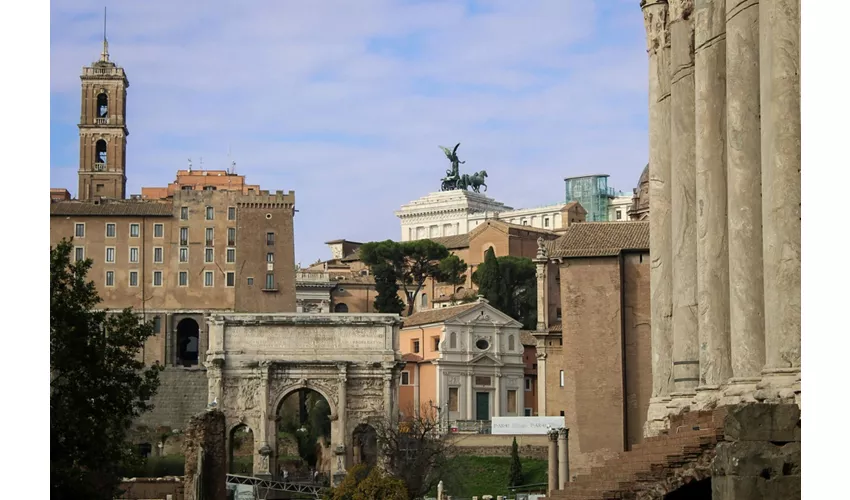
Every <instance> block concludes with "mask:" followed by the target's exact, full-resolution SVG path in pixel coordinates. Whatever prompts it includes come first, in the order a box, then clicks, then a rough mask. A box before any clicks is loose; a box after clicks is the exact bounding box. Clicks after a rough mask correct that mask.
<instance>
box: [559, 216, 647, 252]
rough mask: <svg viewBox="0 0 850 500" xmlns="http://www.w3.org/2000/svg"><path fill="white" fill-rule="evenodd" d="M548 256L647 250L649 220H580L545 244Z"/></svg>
mask: <svg viewBox="0 0 850 500" xmlns="http://www.w3.org/2000/svg"><path fill="white" fill-rule="evenodd" d="M546 247H547V250H548V251H549V257H602V256H613V255H619V253H620V252H621V251H623V250H649V223H648V222H637V221H635V222H582V223H581V224H575V225H573V226H570V227H568V228H567V231H566V232H565V233H564V235H563V236H561V237H560V238H558V239H557V240H554V241H550V242H548V243H547V245H546Z"/></svg>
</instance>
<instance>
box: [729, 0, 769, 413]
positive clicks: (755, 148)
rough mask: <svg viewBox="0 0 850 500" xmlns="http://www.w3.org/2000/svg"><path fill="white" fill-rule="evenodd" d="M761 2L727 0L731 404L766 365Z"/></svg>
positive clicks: (743, 396)
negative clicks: (762, 210)
mask: <svg viewBox="0 0 850 500" xmlns="http://www.w3.org/2000/svg"><path fill="white" fill-rule="evenodd" d="M759 94H760V92H759V2H758V0H726V169H727V186H728V189H727V195H728V216H729V222H728V229H729V336H730V340H731V349H732V351H731V359H732V376H733V377H732V379H731V380H730V382H729V386H728V387H727V388H726V391H725V397H724V399H726V400H727V401H728V402H729V403H733V404H734V403H736V402H740V401H753V398H752V397H753V392H754V390H755V384H756V383H757V382H758V381H759V380H760V378H761V369H762V368H763V367H764V272H763V269H764V266H763V261H762V227H761V223H762V220H761V219H762V217H761V132H760V131H761V124H760V118H759V114H760V111H759V108H760V105H759Z"/></svg>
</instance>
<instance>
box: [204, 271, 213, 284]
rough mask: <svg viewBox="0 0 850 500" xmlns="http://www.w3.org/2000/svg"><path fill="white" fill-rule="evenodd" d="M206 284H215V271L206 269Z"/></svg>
mask: <svg viewBox="0 0 850 500" xmlns="http://www.w3.org/2000/svg"><path fill="white" fill-rule="evenodd" d="M204 286H213V272H212V271H204Z"/></svg>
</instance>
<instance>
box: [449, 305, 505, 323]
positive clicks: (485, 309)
mask: <svg viewBox="0 0 850 500" xmlns="http://www.w3.org/2000/svg"><path fill="white" fill-rule="evenodd" d="M447 323H452V324H455V325H492V326H499V327H506V326H515V327H519V328H521V327H522V323H520V322H519V321H517V320H515V319H513V318H511V317H510V316H508V315H507V314H505V313H503V312H501V311H499V310H498V309H496V308H495V307H493V306H491V305H490V304H487V303H486V302H482V303H480V304H479V305H478V307H474V308H472V309H469V310H467V311H464V312H463V313H461V314H459V315H457V316H455V317H454V318H452V319H451V320H450V321H447Z"/></svg>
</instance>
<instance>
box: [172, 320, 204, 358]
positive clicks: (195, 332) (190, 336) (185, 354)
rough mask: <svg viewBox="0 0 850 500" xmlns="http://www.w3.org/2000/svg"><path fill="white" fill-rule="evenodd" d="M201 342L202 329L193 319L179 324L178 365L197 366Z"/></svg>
mask: <svg viewBox="0 0 850 500" xmlns="http://www.w3.org/2000/svg"><path fill="white" fill-rule="evenodd" d="M199 341H200V327H199V326H198V322H197V321H195V320H194V319H192V318H184V319H182V320H180V322H179V323H177V365H178V366H179V365H182V366H196V365H197V364H198V352H199V347H200V346H199Z"/></svg>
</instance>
